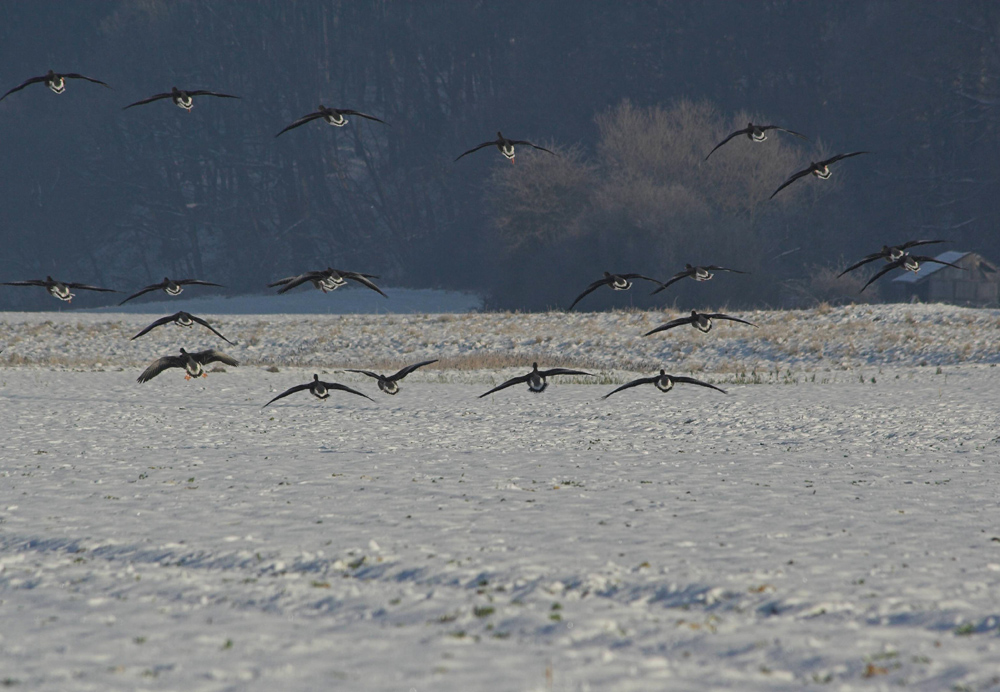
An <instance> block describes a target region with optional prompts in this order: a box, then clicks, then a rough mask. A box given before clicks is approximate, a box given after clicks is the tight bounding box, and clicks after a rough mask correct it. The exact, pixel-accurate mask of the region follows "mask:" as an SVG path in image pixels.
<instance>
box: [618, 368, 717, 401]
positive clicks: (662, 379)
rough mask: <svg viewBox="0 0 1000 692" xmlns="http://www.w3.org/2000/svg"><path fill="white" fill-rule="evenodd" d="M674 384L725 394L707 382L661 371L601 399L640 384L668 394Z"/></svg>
mask: <svg viewBox="0 0 1000 692" xmlns="http://www.w3.org/2000/svg"><path fill="white" fill-rule="evenodd" d="M676 383H685V384H696V385H698V386H700V387H708V388H709V389H714V390H716V391H719V392H722V393H723V394H725V393H726V392H725V390H724V389H719V388H718V387H716V386H715V385H714V384H709V383H708V382H702V381H701V380H696V379H694V378H693V377H678V376H677V375H668V374H667V372H666V371H665V370H662V369H661V370H660V374H659V375H653V376H652V377H640V378H639V379H638V380H632V381H631V382H628V383H626V384H623V385H622V386H621V387H618V389H615V390H614V391H612V392H609V393H608V394H605V395H604V396H602V397H601V398H602V399H607V398H608V397H609V396H611V395H612V394H617V393H618V392H620V391H622V390H623V389H631V388H632V387H638V386H639V385H641V384H652V385H655V386H656V388H657V389H659V390H660V391H661V392H669V391H670V390H671V389H673V388H674V385H675V384H676Z"/></svg>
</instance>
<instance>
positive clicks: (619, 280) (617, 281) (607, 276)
mask: <svg viewBox="0 0 1000 692" xmlns="http://www.w3.org/2000/svg"><path fill="white" fill-rule="evenodd" d="M632 279H645V280H646V281H652V282H653V283H654V284H658V283H660V282H659V281H657V280H656V279H651V278H649V277H648V276H643V275H642V274H611V273H609V272H604V278H603V279H598V280H597V281H595V282H594V283H592V284H590V285H589V286H587V288H586V289H585V290H584V291H583V293H581V294H580V295H578V296H577V297H576V300H574V301H573V305H570V306H569V308H568V310H572V309H573V308H574V307H575V306H576V304H577V303H579V302H580V299H581V298H583V297H584V296H587V295H589V294H591V293H593V292H594V291H596V290H597V289H599V288H600V287H601V286H610V287H611V288H612V289H614V290H616V291H627V290H628V289H630V288H632ZM654 292H655V291H654Z"/></svg>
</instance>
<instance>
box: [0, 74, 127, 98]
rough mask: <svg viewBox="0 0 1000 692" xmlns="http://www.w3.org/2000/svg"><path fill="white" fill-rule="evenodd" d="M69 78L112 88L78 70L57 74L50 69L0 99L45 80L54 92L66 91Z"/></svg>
mask: <svg viewBox="0 0 1000 692" xmlns="http://www.w3.org/2000/svg"><path fill="white" fill-rule="evenodd" d="M67 79H85V80H87V81H88V82H93V83H94V84H100V85H101V86H105V87H108V89H110V88H111V87H110V86H108V85H107V84H105V83H104V82H102V81H101V80H99V79H93V78H91V77H84V76H83V75H82V74H77V73H76V72H66V73H64V74H56V73H55V72H53V71H52V70H49V71H48V74H43V75H42V76H41V77H32V78H31V79H29V80H28V81H26V82H24V83H23V84H21V85H19V86H16V87H14V88H13V89H11V90H10V91H8V92H7V93H6V94H4V95H3V96H0V101H3V100H4V99H5V98H7V97H8V96H10V95H11V94H13V93H14V92H15V91H20V90H21V89H23V88H24V87H26V86H28V85H29V84H37V83H38V82H45V86H47V87H48V88H49V89H51V90H52V91H53V92H55V93H57V94H61V93H63V92H64V91H66V80H67Z"/></svg>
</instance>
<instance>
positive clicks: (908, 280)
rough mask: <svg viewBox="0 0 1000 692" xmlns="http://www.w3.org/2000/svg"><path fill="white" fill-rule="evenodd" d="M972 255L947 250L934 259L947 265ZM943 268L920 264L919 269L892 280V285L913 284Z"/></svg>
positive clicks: (937, 265)
mask: <svg viewBox="0 0 1000 692" xmlns="http://www.w3.org/2000/svg"><path fill="white" fill-rule="evenodd" d="M969 254H972V253H969V252H958V251H957V250H949V251H948V252H942V253H941V254H940V255H938V256H937V257H935V258H934V259H936V260H941V261H942V262H948V263H949V264H956V263H958V260H960V259H962V258H963V257H965V256H966V255H969ZM944 268H945V265H943V264H921V265H920V269H918V270H917V271H915V272H905V273H904V274H903V276H897V277H896V278H895V279H893V280H892V281H893V283H901V284H915V283H917V282H918V281H923V280H924V279H926V278H927V277H928V276H930V275H931V274H933V273H934V272H937V271H941V270H942V269H944Z"/></svg>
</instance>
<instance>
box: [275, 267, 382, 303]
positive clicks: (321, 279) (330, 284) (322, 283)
mask: <svg viewBox="0 0 1000 692" xmlns="http://www.w3.org/2000/svg"><path fill="white" fill-rule="evenodd" d="M377 278H378V276H377V275H375V274H361V273H359V272H348V271H343V270H341V269H334V268H333V267H327V268H326V269H321V270H319V271H312V272H306V273H305V274H299V275H298V276H287V277H285V278H284V279H278V280H277V281H272V282H271V283H269V284H268V285H267V287H268V288H274V287H275V286H281V288H280V289H278V293H279V294H281V293H287V292H288V291H290V290H292V289H293V288H295V287H296V286H301V285H302V284H304V283H306V282H309V283H312V285H313V286H315V287H316V288H317V289H319V290H321V291H323V292H324V293H329V292H330V291H335V290H337V289H338V288H340V287H341V286H346V285H347V280H348V279H350V280H351V281H356V282H357V283H359V284H361V285H362V286H364V287H365V288H370V289H371V290H373V291H375V292H376V293H378V294H379V295H381V296H382V297H384V298H388V297H389V296H387V295H386V294H385V293H383V292H382V289H381V288H379V287H378V286H376V285H375V284H374V283H373V282H372V281H371V279H377Z"/></svg>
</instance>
